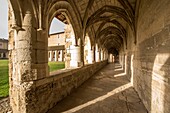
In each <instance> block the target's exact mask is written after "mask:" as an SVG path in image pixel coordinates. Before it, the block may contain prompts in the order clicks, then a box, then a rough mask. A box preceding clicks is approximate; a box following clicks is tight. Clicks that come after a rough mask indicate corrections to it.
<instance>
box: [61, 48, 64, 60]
mask: <svg viewBox="0 0 170 113" xmlns="http://www.w3.org/2000/svg"><path fill="white" fill-rule="evenodd" d="M61 61H62V62H63V61H64V50H61Z"/></svg>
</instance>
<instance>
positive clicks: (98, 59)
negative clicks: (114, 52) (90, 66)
mask: <svg viewBox="0 0 170 113" xmlns="http://www.w3.org/2000/svg"><path fill="white" fill-rule="evenodd" d="M96 62H100V51H96Z"/></svg>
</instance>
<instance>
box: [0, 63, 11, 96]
mask: <svg viewBox="0 0 170 113" xmlns="http://www.w3.org/2000/svg"><path fill="white" fill-rule="evenodd" d="M8 95H9V79H8V60H0V98H2V97H7V96H8Z"/></svg>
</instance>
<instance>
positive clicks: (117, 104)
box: [48, 64, 147, 113]
mask: <svg viewBox="0 0 170 113" xmlns="http://www.w3.org/2000/svg"><path fill="white" fill-rule="evenodd" d="M60 112H63V113H147V110H146V108H145V107H144V105H143V103H142V102H141V100H140V99H139V97H138V94H137V93H136V91H135V90H134V88H133V87H132V85H131V83H130V82H129V81H128V80H127V78H126V74H125V73H123V70H122V68H121V67H120V65H119V64H109V65H107V66H106V67H104V68H103V69H102V70H100V71H99V72H98V73H96V74H95V75H94V76H93V77H92V78H90V79H89V80H88V81H87V82H85V83H84V84H83V85H82V86H80V87H79V88H78V89H76V90H75V91H74V92H73V93H72V94H71V95H70V96H68V97H66V98H65V99H64V100H62V101H60V102H59V103H58V104H57V105H56V106H55V107H54V108H52V109H51V110H49V111H48V113H60Z"/></svg>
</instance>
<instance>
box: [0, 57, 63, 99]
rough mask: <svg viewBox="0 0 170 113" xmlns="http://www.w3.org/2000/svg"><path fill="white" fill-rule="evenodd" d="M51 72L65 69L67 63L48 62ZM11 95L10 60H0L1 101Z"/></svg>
mask: <svg viewBox="0 0 170 113" xmlns="http://www.w3.org/2000/svg"><path fill="white" fill-rule="evenodd" d="M48 65H49V67H50V72H51V71H55V70H59V69H63V68H65V62H48ZM8 95H9V79H8V60H0V99H1V98H4V97H7V96H8Z"/></svg>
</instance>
